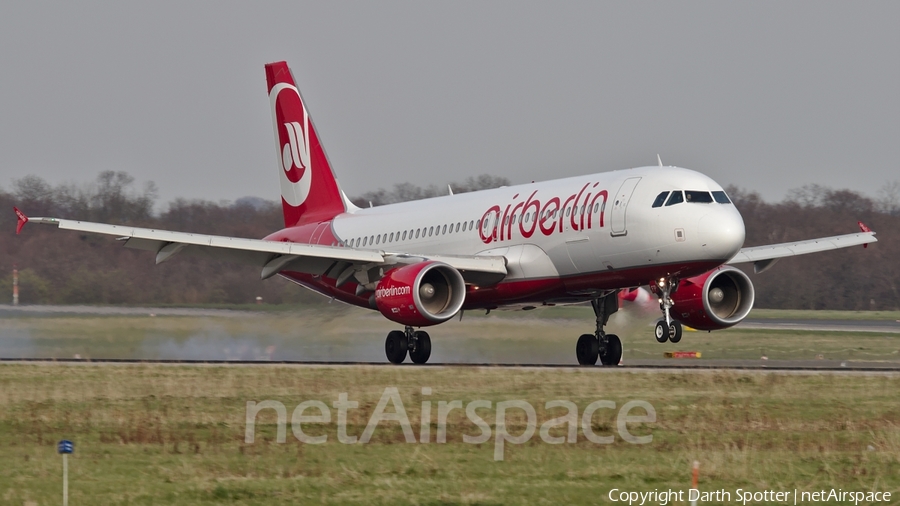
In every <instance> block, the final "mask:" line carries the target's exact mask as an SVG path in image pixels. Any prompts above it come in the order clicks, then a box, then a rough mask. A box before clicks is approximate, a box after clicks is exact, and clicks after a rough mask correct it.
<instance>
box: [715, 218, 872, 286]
mask: <svg viewBox="0 0 900 506" xmlns="http://www.w3.org/2000/svg"><path fill="white" fill-rule="evenodd" d="M859 228H860V230H861V232H858V233H856V234H846V235H836V236H834V237H822V238H820V239H810V240H807V241H798V242H785V243H781V244H769V245H767V246H753V247H751V248H741V250H740V251H738V253H737V254H736V255H735V256H734V257H733V258H732V259H731V260H729V261H728V262H726V263H728V264H742V263H749V262H753V271H754V272H756V273H757V274H759V273H761V272H763V271H765V270H767V269H769V268H770V267H772V266H773V265H775V262H777V261H778V260H779V259H781V258H784V257H790V256H795V255H806V254H807V253H817V252H819V251H829V250H833V249H840V248H849V247H851V246H859V245H862V246H863V247H866V246H868V244H869V243H873V242H877V241H878V239H876V238H875V232H872V231H871V230H870V229H869V227H867V226H865V224H863V223H862V222H859Z"/></svg>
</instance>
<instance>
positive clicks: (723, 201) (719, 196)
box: [712, 191, 731, 204]
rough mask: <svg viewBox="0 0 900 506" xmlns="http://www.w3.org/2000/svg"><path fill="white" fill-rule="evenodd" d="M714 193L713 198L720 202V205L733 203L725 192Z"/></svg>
mask: <svg viewBox="0 0 900 506" xmlns="http://www.w3.org/2000/svg"><path fill="white" fill-rule="evenodd" d="M712 193H713V198H714V199H715V200H716V202H718V203H720V204H730V203H731V200H730V199H729V198H728V195H725V192H723V191H718V192H712Z"/></svg>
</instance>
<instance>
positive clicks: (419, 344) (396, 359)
mask: <svg viewBox="0 0 900 506" xmlns="http://www.w3.org/2000/svg"><path fill="white" fill-rule="evenodd" d="M407 353H409V358H410V360H412V361H413V363H415V364H424V363H425V362H428V358H429V357H431V336H429V335H428V332H425V331H423V330H413V328H412V327H409V326H407V327H406V329H404V330H403V331H400V330H392V331H391V332H389V333H388V335H387V339H385V340H384V354H385V355H387V359H388V360H389V361H390V362H391V363H392V364H402V363H403V361H404V360H406V354H407Z"/></svg>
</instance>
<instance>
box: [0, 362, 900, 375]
mask: <svg viewBox="0 0 900 506" xmlns="http://www.w3.org/2000/svg"><path fill="white" fill-rule="evenodd" d="M3 364H35V365H45V366H72V365H78V366H95V367H96V366H111V365H125V366H129V365H131V366H151V365H160V366H206V367H222V366H225V367H313V368H349V367H374V368H388V367H393V368H397V369H398V370H404V369H423V368H424V369H428V368H459V369H479V368H490V369H511V370H522V369H534V370H539V369H554V370H559V371H568V372H575V371H579V372H588V373H590V372H596V373H614V372H638V373H643V372H651V373H686V372H714V371H740V372H757V373H778V374H879V375H890V376H893V375H900V363H889V362H856V361H833V360H768V361H763V360H704V361H691V360H678V359H672V360H631V361H629V362H628V363H625V364H621V365H619V366H618V367H601V366H577V365H567V364H458V363H433V364H432V363H429V364H423V365H417V364H411V363H405V364H401V365H394V364H389V363H386V362H326V361H308V362H307V361H291V360H141V359H76V358H65V359H48V358H0V365H3Z"/></svg>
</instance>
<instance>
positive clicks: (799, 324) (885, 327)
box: [737, 318, 900, 333]
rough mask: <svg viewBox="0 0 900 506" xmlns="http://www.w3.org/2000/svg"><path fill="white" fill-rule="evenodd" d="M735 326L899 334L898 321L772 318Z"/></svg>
mask: <svg viewBox="0 0 900 506" xmlns="http://www.w3.org/2000/svg"><path fill="white" fill-rule="evenodd" d="M737 326H738V327H740V328H745V329H774V330H821V331H824V332H833V331H841V332H879V333H885V332H888V333H900V321H893V322H892V321H888V320H787V319H774V318H773V319H749V318H748V319H746V320H744V321H742V322H741V323H739V324H738V325H737Z"/></svg>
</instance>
